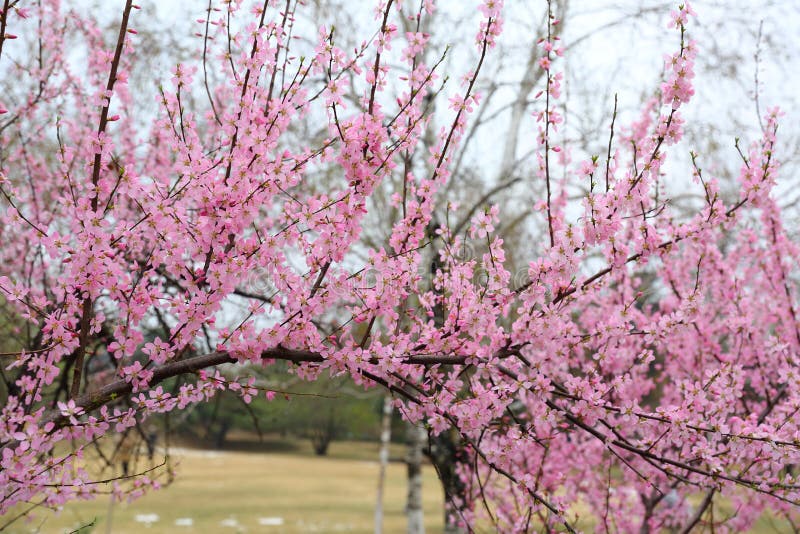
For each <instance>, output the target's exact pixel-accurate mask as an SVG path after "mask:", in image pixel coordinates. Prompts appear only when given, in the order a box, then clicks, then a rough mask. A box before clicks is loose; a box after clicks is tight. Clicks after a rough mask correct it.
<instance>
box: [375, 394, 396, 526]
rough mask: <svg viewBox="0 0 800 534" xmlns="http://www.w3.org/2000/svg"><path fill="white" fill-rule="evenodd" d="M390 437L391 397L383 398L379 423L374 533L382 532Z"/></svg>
mask: <svg viewBox="0 0 800 534" xmlns="http://www.w3.org/2000/svg"><path fill="white" fill-rule="evenodd" d="M391 438H392V397H391V395H386V397H384V399H383V420H382V423H381V452H380V471H379V473H378V500H377V502H376V504H375V534H381V533H382V532H383V488H384V486H385V481H386V466H387V465H388V464H389V441H390V440H391Z"/></svg>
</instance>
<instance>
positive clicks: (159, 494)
mask: <svg viewBox="0 0 800 534" xmlns="http://www.w3.org/2000/svg"><path fill="white" fill-rule="evenodd" d="M229 445H230V446H231V447H232V448H234V449H236V450H226V451H223V452H216V451H201V450H192V449H186V448H175V449H173V451H172V453H171V455H172V458H173V463H175V464H177V466H176V473H177V478H176V480H175V481H174V482H173V483H172V484H171V485H169V486H168V487H166V488H164V489H162V490H160V491H156V492H151V493H149V494H147V495H145V496H144V497H142V498H141V499H139V500H136V501H134V502H133V503H130V504H129V503H115V504H114V506H113V510H112V518H111V526H112V528H111V529H110V530H108V529H107V527H108V514H109V502H110V501H109V498H107V497H104V498H101V499H99V500H95V501H89V502H78V503H72V504H70V505H68V506H66V507H64V509H63V510H62V511H61V512H60V513H55V512H51V511H48V510H40V511H39V512H38V514H37V517H36V518H35V520H34V521H31V522H28V523H25V522H24V521H19V522H17V523H15V524H14V525H13V526H12V527H11V528H10V530H8V532H11V533H15V534H16V533H20V534H21V533H32V532H39V533H47V534H50V533H53V534H64V533H73V532H75V534H78V533H80V534H89V533H92V534H105V533H106V532H113V533H114V534H138V533H148V534H149V533H152V534H159V533H178V534H180V533H186V534H191V533H197V534H199V533H221V534H226V533H231V534H233V533H237V532H248V533H275V534H279V533H280V534H283V533H288V534H292V533H306V532H321V533H329V532H350V533H369V532H373V521H374V510H375V498H376V497H375V491H376V487H377V481H378V463H377V461H376V458H377V457H378V444H377V443H369V442H334V443H333V444H331V448H330V450H329V454H328V456H326V457H319V456H315V455H314V454H313V452H312V450H311V446H310V444H309V443H308V442H307V441H305V440H291V439H285V438H281V439H278V438H274V439H272V440H267V442H266V443H259V444H254V442H253V441H252V440H251V439H241V440H240V441H237V440H236V439H233V440H231V442H230V443H229ZM404 453H405V447H404V446H402V445H396V444H393V445H392V448H391V453H390V457H391V458H392V459H393V460H399V459H401V458H402V457H403V454H404ZM146 467H147V466H141V465H139V466H137V470H139V469H143V468H146ZM423 474H424V483H423V488H424V489H423V497H424V506H425V523H426V531H427V532H428V533H429V534H436V533H441V532H442V530H443V529H442V490H441V485H440V483H439V480H438V479H437V477H436V472H435V471H434V469H433V467H431V466H430V465H426V466H424V470H423ZM405 493H406V467H405V464H403V463H402V462H398V461H393V462H391V463H390V464H389V468H388V472H387V479H386V488H385V494H384V495H385V497H384V532H386V533H387V534H393V533H397V532H405V528H406V518H405V515H404V513H403V507H404V505H405V500H406V494H405ZM698 499H699V498H698ZM729 508H730V506H729V505H727V503H725V502H724V501H723V503H722V504H721V505H720V509H719V511H720V512H723V515H730V513H732V510H730V509H729ZM574 513H578V515H579V516H580V517H581V520H580V521H579V522H578V524H577V525H576V526H577V527H578V528H580V529H581V530H583V531H584V532H592V531H593V530H594V526H595V519H594V518H592V517H591V515H590V513H589V511H588V509H585V507H582V506H579V507H578V509H575V510H573V514H570V515H572V517H571V519H574ZM137 516H139V519H143V517H142V516H144V517H147V516H150V517H151V518H152V517H154V516H157V518H158V520H157V521H154V522H152V523H150V524H147V523H144V522H142V521H137ZM90 524H91V525H90ZM85 525H89V526H86V527H85V528H80V527H82V526H85ZM788 527H789V525H787V524H786V523H785V522H784V521H782V520H779V519H777V518H775V517H773V516H771V515H770V514H765V515H764V516H762V517H761V518H760V520H759V521H758V523H757V524H756V525H755V527H754V528H753V530H752V531H751V532H754V533H759V534H761V533H764V534H766V533H776V532H778V533H780V532H788V531H789V529H788ZM77 529H79V530H77ZM76 530H77V532H76ZM493 531H494V529H493V528H491V527H489V526H488V525H483V526H481V527H480V528H479V532H481V533H484V532H493Z"/></svg>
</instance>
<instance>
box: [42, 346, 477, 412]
mask: <svg viewBox="0 0 800 534" xmlns="http://www.w3.org/2000/svg"><path fill="white" fill-rule="evenodd" d="M261 358H262V359H264V360H284V361H289V362H292V363H322V362H323V361H325V358H324V357H323V356H322V355H321V354H319V353H316V352H311V351H307V350H297V349H288V348H284V347H276V348H274V349H269V350H267V351H264V352H263V353H261ZM238 361H239V360H237V359H236V358H235V357H234V356H231V355H230V354H229V353H228V352H225V351H217V352H212V353H209V354H202V355H200V356H194V357H191V358H187V359H185V360H180V361H177V362H171V363H167V364H165V365H162V366H159V367H155V368H154V369H153V378H152V379H151V380H150V382H149V385H150V386H155V385H156V384H158V383H160V382H163V381H164V380H167V379H169V378H173V377H176V376H180V375H186V374H192V373H195V372H197V371H200V370H202V369H207V368H209V367H216V366H219V365H222V364H226V363H236V362H238ZM402 361H403V363H405V364H409V365H437V364H447V365H464V363H465V361H466V356H460V355H445V354H417V355H409V356H406V357H405V358H403V359H402ZM370 363H377V360H376V361H370ZM132 392H133V384H132V383H131V382H128V381H126V380H117V381H115V382H111V383H109V384H106V385H105V386H103V387H102V388H100V389H98V390H96V391H93V392H90V393H87V394H85V395H83V396H81V397H79V398H78V399H76V401H75V403H76V405H77V406H79V407H81V408H83V409H84V411H86V412H90V411H92V410H95V409H97V408H99V407H101V406H103V405H105V404H108V403H109V402H111V401H112V400H114V399H117V398H120V397H123V396H126V395H129V394H131V393H132ZM62 418H63V416H62V415H61V414H60V413H57V412H56V413H54V414H53V415H52V416H51V417H49V418H47V420H48V421H54V422H55V421H59V420H61V419H62Z"/></svg>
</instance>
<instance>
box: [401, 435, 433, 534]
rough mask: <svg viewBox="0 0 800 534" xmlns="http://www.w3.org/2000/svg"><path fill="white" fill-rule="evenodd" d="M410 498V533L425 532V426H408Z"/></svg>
mask: <svg viewBox="0 0 800 534" xmlns="http://www.w3.org/2000/svg"><path fill="white" fill-rule="evenodd" d="M408 436H409V439H408V456H406V464H407V465H408V498H407V501H406V514H407V515H408V529H407V530H406V532H407V533H408V534H425V522H424V514H423V509H422V451H423V449H424V448H425V444H426V443H427V441H428V433H427V432H426V431H425V427H423V426H414V425H409V426H408Z"/></svg>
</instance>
